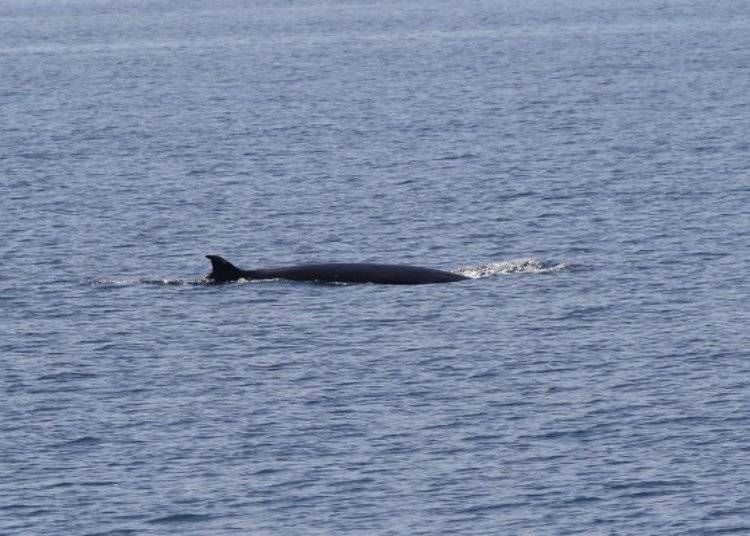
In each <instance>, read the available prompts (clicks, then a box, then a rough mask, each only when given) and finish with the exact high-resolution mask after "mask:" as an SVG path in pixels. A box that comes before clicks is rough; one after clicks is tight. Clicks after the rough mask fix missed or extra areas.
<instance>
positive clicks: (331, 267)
mask: <svg viewBox="0 0 750 536" xmlns="http://www.w3.org/2000/svg"><path fill="white" fill-rule="evenodd" d="M206 258H207V259H208V260H210V261H211V273H210V274H208V275H207V276H206V281H208V282H210V283H229V282H231V281H237V280H239V279H245V280H256V279H289V280H291V281H312V282H320V283H373V284H377V285H425V284H429V283H451V282H454V281H463V280H465V279H469V278H468V277H466V276H464V275H460V274H454V273H453V272H446V271H444V270H436V269H434V268H424V267H422V266H409V265H402V264H373V263H362V262H356V263H344V262H331V263H325V264H302V265H298V266H279V267H276V268H259V269H254V270H244V269H242V268H237V267H236V266H235V265H233V264H232V263H231V262H229V261H228V260H226V259H224V258H223V257H220V256H219V255H206Z"/></svg>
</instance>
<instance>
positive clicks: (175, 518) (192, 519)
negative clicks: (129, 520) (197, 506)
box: [148, 514, 214, 524]
mask: <svg viewBox="0 0 750 536" xmlns="http://www.w3.org/2000/svg"><path fill="white" fill-rule="evenodd" d="M212 519H214V516H211V515H206V514H172V515H169V516H164V517H157V518H155V519H150V520H149V521H148V522H149V523H151V524H160V523H196V522H200V521H210V520H212Z"/></svg>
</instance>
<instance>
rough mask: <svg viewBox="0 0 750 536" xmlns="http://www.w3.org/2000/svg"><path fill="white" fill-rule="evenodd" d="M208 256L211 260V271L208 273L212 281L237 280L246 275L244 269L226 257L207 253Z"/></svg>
mask: <svg viewBox="0 0 750 536" xmlns="http://www.w3.org/2000/svg"><path fill="white" fill-rule="evenodd" d="M206 258H207V259H208V260H210V261H211V273H210V274H208V279H209V280H211V281H215V282H216V283H224V282H226V281H236V280H238V279H240V278H241V277H244V276H245V272H244V271H243V270H240V269H239V268H237V267H236V266H235V265H234V264H232V263H231V262H229V261H228V260H226V259H225V258H224V257H220V256H218V255H206Z"/></svg>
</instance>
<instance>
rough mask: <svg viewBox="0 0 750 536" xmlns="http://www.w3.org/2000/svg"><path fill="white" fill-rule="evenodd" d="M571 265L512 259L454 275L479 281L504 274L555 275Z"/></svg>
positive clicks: (483, 265)
mask: <svg viewBox="0 0 750 536" xmlns="http://www.w3.org/2000/svg"><path fill="white" fill-rule="evenodd" d="M572 266H573V265H572V264H571V263H569V262H545V261H540V260H537V259H512V260H509V261H499V262H491V263H488V264H480V265H477V266H462V267H461V268H458V269H457V270H454V271H455V272H456V273H458V274H461V275H465V276H466V277H471V278H472V279H479V278H483V277H493V276H496V275H505V274H555V273H558V272H561V271H563V270H566V269H568V268H570V267H572Z"/></svg>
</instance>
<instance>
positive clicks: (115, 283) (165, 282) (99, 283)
mask: <svg viewBox="0 0 750 536" xmlns="http://www.w3.org/2000/svg"><path fill="white" fill-rule="evenodd" d="M206 283H207V281H206V278H205V277H201V278H197V279H196V278H192V279H191V278H185V277H165V278H153V277H126V278H119V279H97V280H96V281H94V282H93V283H92V285H93V286H95V287H100V288H118V287H132V286H141V285H154V286H169V287H187V286H190V287H192V286H196V285H205V284H206Z"/></svg>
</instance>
